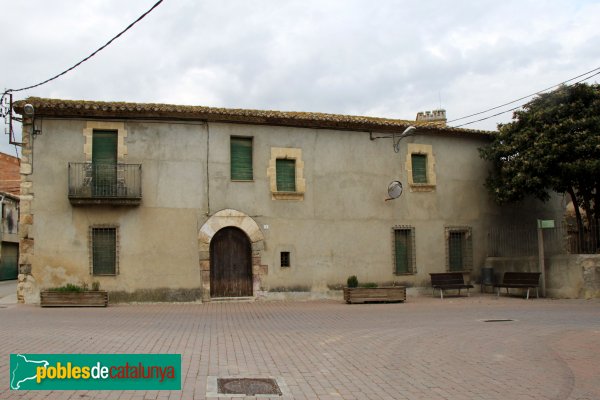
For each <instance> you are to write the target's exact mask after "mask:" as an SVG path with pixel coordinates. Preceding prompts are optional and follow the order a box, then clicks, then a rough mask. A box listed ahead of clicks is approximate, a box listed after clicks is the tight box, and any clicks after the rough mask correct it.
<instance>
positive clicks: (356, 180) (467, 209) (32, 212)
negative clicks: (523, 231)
mask: <svg viewBox="0 0 600 400" xmlns="http://www.w3.org/2000/svg"><path fill="white" fill-rule="evenodd" d="M25 103H30V104H32V105H33V107H34V110H35V111H34V114H33V115H24V124H23V144H24V147H23V150H22V154H23V156H22V163H21V178H22V182H21V189H22V196H21V217H20V221H21V227H20V237H21V246H20V249H21V254H20V261H19V268H20V270H19V272H20V274H19V284H18V298H19V300H20V301H23V302H28V303H36V302H38V301H39V291H40V290H41V289H44V288H49V287H56V286H61V285H64V284H65V283H75V284H81V283H84V282H85V283H87V284H90V283H91V282H93V281H98V282H100V285H101V287H102V288H104V289H106V290H108V291H109V292H110V293H111V298H112V299H122V300H167V301H169V300H186V301H189V300H199V299H202V300H203V301H210V299H211V298H217V297H239V296H255V297H256V296H262V295H266V294H268V293H269V292H281V291H311V292H324V291H327V290H330V289H336V288H340V287H341V286H342V285H344V284H345V282H346V279H347V278H348V276H350V275H356V276H357V277H358V279H359V281H362V282H367V281H369V282H377V283H379V284H385V283H391V282H394V283H397V284H404V285H408V286H414V287H423V286H427V285H428V284H429V273H430V272H443V271H463V272H465V273H467V274H469V279H472V280H474V279H476V277H477V276H478V274H479V269H480V267H481V266H482V263H483V262H484V260H485V256H486V254H485V253H486V245H487V243H486V241H487V230H488V228H489V226H490V225H491V224H494V223H496V221H499V220H502V219H503V218H505V217H506V216H504V215H503V214H502V210H501V209H499V208H498V207H497V206H496V205H495V204H494V202H493V201H492V199H491V198H490V196H489V195H488V193H487V191H486V189H485V188H484V187H483V184H484V181H485V178H486V176H487V173H488V169H489V167H490V166H489V165H488V164H487V163H486V162H484V161H483V160H481V159H480V157H479V154H478V148H480V147H482V146H485V145H486V143H488V140H489V138H490V135H492V134H493V133H490V132H482V131H474V130H466V129H457V128H450V127H446V126H445V124H444V123H443V121H431V120H428V119H424V120H421V121H404V120H390V119H381V118H369V117H354V116H342V115H331V114H319V113H291V112H277V111H257V110H235V109H220V108H208V107H190V106H174V105H160V104H132V103H104V102H84V101H71V100H56V99H39V98H29V99H27V100H26V101H22V102H19V103H17V105H16V111H17V112H18V113H20V114H23V106H24V105H25ZM411 125H412V126H415V128H416V129H415V130H414V131H412V134H411V135H409V136H406V137H402V138H399V136H400V135H401V134H402V133H403V132H405V131H406V130H407V128H408V127H409V126H411ZM393 142H396V143H398V146H396V147H394V146H393ZM395 150H397V152H396V151H395ZM394 181H398V182H401V183H402V185H403V189H404V192H403V194H402V195H401V196H399V197H398V198H396V199H393V200H388V186H389V185H390V183H391V182H394ZM548 207H549V208H548V211H547V212H548V213H551V212H553V210H552V207H550V206H548ZM513 214H514V215H512V216H511V217H515V218H519V215H518V213H513Z"/></svg>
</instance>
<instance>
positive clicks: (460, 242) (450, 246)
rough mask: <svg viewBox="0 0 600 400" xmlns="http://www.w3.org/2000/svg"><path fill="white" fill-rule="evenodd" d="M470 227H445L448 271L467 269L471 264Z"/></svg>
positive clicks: (470, 267)
mask: <svg viewBox="0 0 600 400" xmlns="http://www.w3.org/2000/svg"><path fill="white" fill-rule="evenodd" d="M471 236H472V235H471V228H469V227H465V228H446V238H447V240H446V255H447V259H448V266H447V268H448V271H469V270H471V269H472V266H473V244H472V240H471Z"/></svg>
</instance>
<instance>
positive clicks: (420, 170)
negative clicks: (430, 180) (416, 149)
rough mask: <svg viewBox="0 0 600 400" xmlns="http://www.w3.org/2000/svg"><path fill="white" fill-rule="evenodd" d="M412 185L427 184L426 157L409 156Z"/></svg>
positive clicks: (421, 155)
mask: <svg viewBox="0 0 600 400" xmlns="http://www.w3.org/2000/svg"><path fill="white" fill-rule="evenodd" d="M411 162H412V177H413V183H427V155H426V154H411Z"/></svg>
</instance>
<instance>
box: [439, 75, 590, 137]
mask: <svg viewBox="0 0 600 400" xmlns="http://www.w3.org/2000/svg"><path fill="white" fill-rule="evenodd" d="M596 71H600V67H597V68H594V69H592V70H589V71H587V72H586V73H583V74H581V75H577V76H576V77H573V78H571V79H567V80H566V81H563V82H561V83H557V84H556V85H552V86H550V87H548V88H546V89H543V90H540V91H538V92H535V93H533V94H530V95H528V96H523V97H521V98H518V99H516V100H513V101H510V102H508V103H504V104H502V105H499V106H496V107H492V108H489V109H487V110H484V111H480V112H477V113H474V114H471V115H467V116H464V117H460V118H456V119H453V120H450V121H448V123H451V122H455V121H460V120H462V119H466V118H470V117H474V116H476V115H481V114H485V113H488V112H490V111H493V110H497V109H499V108H502V107H506V106H508V105H510V104H514V103H516V102H518V101H521V100H525V99H527V98H529V97H532V96H535V95H540V94H542V93H545V92H547V91H548V90H550V89H554V88H556V87H558V86H560V85H564V84H566V83H568V82H571V81H573V80H575V79H578V78H581V77H582V76H585V78H583V79H581V80H578V81H576V82H573V83H571V84H570V85H568V86H572V85H575V84H577V83H580V82H583V81H586V80H588V79H590V78H593V77H594V76H597V75H600V72H596ZM592 72H595V74H593V75H589V74H591V73H592ZM586 75H589V76H586ZM524 104H526V103H523V104H520V105H518V106H516V107H513V108H509V109H508V110H504V111H500V112H499V113H496V114H492V115H489V116H487V117H484V118H480V119H477V120H475V121H471V122H465V123H464V124H460V125H455V126H453V128H460V127H462V126H465V125H471V124H474V123H476V122H481V121H485V120H488V119H490V118H493V117H497V116H499V115H502V114H506V113H507V112H511V111H514V110H517V109H519V108H521V107H523V105H524Z"/></svg>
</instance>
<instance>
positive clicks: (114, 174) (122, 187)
mask: <svg viewBox="0 0 600 400" xmlns="http://www.w3.org/2000/svg"><path fill="white" fill-rule="evenodd" d="M69 201H70V202H71V204H72V205H74V206H82V205H111V206H138V205H139V204H140V203H141V202H142V165H141V164H97V163H69Z"/></svg>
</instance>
